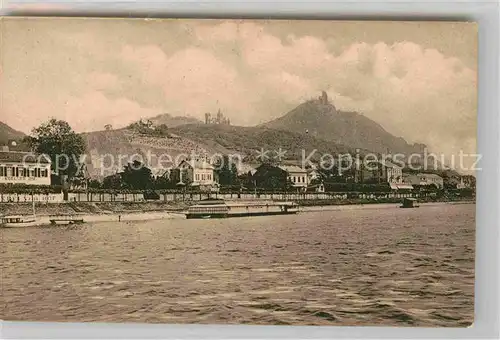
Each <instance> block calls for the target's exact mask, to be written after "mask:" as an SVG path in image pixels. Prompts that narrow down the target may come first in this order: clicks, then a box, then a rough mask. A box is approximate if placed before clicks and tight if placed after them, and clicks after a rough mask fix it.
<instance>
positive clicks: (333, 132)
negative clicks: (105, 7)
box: [0, 17, 481, 327]
mask: <svg viewBox="0 0 500 340" xmlns="http://www.w3.org/2000/svg"><path fill="white" fill-rule="evenodd" d="M0 72H1V73H0V144H1V147H2V150H1V151H0V238H1V240H2V243H1V249H0V252H1V274H0V275H1V281H0V282H1V283H0V285H1V290H2V298H1V315H0V318H1V319H3V320H9V321H58V322H137V323H165V324H254V325H330V326H332V325H333V326H353V325H355V326H414V327H467V326H470V325H471V324H472V323H473V322H474V261H475V252H474V250H475V211H476V208H475V203H476V175H477V173H478V171H480V170H481V169H480V168H478V165H477V164H478V161H479V160H480V158H481V157H480V155H479V154H477V152H476V125H477V117H476V115H477V25H476V24H475V23H468V22H437V21H436V22H404V21H328V20H322V21H319V20H229V19H224V20H215V19H118V18H116V19H102V18H57V17H51V18H43V17H4V18H1V19H0Z"/></svg>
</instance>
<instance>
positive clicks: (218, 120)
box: [205, 109, 231, 125]
mask: <svg viewBox="0 0 500 340" xmlns="http://www.w3.org/2000/svg"><path fill="white" fill-rule="evenodd" d="M205 124H223V125H231V121H230V120H229V118H227V117H224V115H223V114H222V112H221V111H220V109H219V111H217V115H216V116H215V117H212V114H211V113H210V112H207V113H205Z"/></svg>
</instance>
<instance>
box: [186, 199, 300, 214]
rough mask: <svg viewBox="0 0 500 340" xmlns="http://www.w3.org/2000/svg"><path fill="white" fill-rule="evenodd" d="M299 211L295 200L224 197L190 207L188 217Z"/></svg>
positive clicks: (292, 212)
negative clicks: (251, 199) (256, 200)
mask: <svg viewBox="0 0 500 340" xmlns="http://www.w3.org/2000/svg"><path fill="white" fill-rule="evenodd" d="M298 211H299V206H298V204H296V203H294V202H274V201H258V202H226V201H224V200H222V199H207V200H203V201H200V203H198V204H196V205H193V206H191V207H189V209H188V211H187V212H186V218H187V219H195V218H197V219H209V218H228V217H246V216H267V215H290V214H296V213H298Z"/></svg>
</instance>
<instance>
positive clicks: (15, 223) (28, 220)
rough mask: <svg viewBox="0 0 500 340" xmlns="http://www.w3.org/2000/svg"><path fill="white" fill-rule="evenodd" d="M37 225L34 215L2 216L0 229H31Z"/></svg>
mask: <svg viewBox="0 0 500 340" xmlns="http://www.w3.org/2000/svg"><path fill="white" fill-rule="evenodd" d="M38 224H39V221H38V219H37V218H36V216H35V215H12V216H3V217H2V222H1V223H0V226H1V227H2V228H23V227H33V226H36V225H38Z"/></svg>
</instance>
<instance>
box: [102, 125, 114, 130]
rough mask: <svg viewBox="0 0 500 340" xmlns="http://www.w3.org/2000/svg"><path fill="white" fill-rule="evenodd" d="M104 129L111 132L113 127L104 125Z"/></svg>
mask: <svg viewBox="0 0 500 340" xmlns="http://www.w3.org/2000/svg"><path fill="white" fill-rule="evenodd" d="M104 129H105V130H106V131H109V130H112V129H113V127H112V126H111V124H106V125H104Z"/></svg>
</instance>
